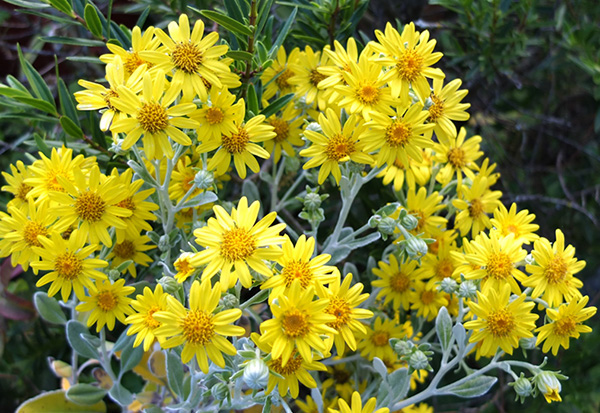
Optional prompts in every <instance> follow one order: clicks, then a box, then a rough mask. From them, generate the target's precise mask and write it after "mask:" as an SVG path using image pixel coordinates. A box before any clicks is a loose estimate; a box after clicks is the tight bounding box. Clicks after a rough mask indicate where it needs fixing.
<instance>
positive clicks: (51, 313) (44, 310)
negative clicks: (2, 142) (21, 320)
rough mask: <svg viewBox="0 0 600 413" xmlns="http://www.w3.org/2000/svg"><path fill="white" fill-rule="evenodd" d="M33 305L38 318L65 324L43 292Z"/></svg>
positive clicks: (52, 301) (62, 317)
mask: <svg viewBox="0 0 600 413" xmlns="http://www.w3.org/2000/svg"><path fill="white" fill-rule="evenodd" d="M38 136H39V135H38ZM33 303H34V305H35V308H36V310H37V312H38V313H39V314H40V316H42V318H43V319H44V320H46V321H48V322H49V323H54V324H66V323H67V317H65V313H63V310H62V308H61V307H60V304H58V301H56V299H55V298H53V297H48V294H46V293H45V292H43V291H38V292H37V293H35V294H34V295H33Z"/></svg>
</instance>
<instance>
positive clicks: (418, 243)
mask: <svg viewBox="0 0 600 413" xmlns="http://www.w3.org/2000/svg"><path fill="white" fill-rule="evenodd" d="M427 250H428V249H427V244H426V243H425V241H423V240H422V239H421V238H417V237H411V238H410V239H409V240H408V242H407V244H406V252H407V253H408V255H409V256H410V257H411V258H412V259H419V258H421V257H423V256H424V255H425V254H427Z"/></svg>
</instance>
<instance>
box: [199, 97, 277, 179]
mask: <svg viewBox="0 0 600 413" xmlns="http://www.w3.org/2000/svg"><path fill="white" fill-rule="evenodd" d="M240 102H243V99H240ZM245 114H246V110H245V106H244V104H243V103H242V104H241V105H240V107H239V109H238V110H237V112H236V118H235V119H234V121H233V122H234V124H235V126H236V129H235V131H234V132H232V133H229V134H226V135H221V136H220V137H219V138H218V139H212V140H207V141H205V142H203V143H202V144H201V145H199V146H198V148H197V149H196V150H197V151H198V152H199V153H201V154H202V153H206V152H210V151H213V150H215V149H218V150H217V152H216V153H215V154H214V155H213V157H212V158H211V159H210V160H209V161H208V165H207V168H208V170H213V169H216V173H217V175H223V174H224V173H225V172H227V170H228V169H229V166H230V165H231V158H232V157H233V163H234V165H235V169H236V171H237V173H238V175H239V176H240V178H242V179H243V178H245V177H246V173H247V172H246V166H248V168H250V170H251V171H252V172H254V173H256V172H258V171H259V170H260V166H259V165H258V162H257V161H256V158H255V156H258V157H259V158H263V159H267V158H269V152H267V151H266V150H265V149H264V148H262V147H261V146H259V145H257V144H256V143H257V142H263V141H267V140H269V139H272V138H274V137H275V136H276V133H275V132H274V131H273V127H272V126H271V125H265V124H264V121H265V117H264V115H258V116H254V117H253V118H251V119H250V120H249V121H248V122H245V123H244V116H245Z"/></svg>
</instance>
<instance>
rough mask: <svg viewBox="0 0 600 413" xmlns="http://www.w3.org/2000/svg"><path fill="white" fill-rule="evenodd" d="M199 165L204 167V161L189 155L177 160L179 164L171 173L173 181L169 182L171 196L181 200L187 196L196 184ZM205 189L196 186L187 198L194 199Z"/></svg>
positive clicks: (175, 199) (173, 198)
mask: <svg viewBox="0 0 600 413" xmlns="http://www.w3.org/2000/svg"><path fill="white" fill-rule="evenodd" d="M198 167H199V168H200V169H202V161H200V162H197V160H192V158H190V157H189V156H187V155H186V156H182V157H181V158H179V160H178V161H177V165H176V166H175V169H173V172H172V173H171V181H170V182H169V198H170V199H172V200H174V201H176V202H179V201H181V200H182V199H183V197H185V195H186V194H187V193H188V191H189V190H190V189H192V186H193V185H194V178H195V177H196V173H197V172H198ZM202 191H203V190H202V189H200V188H194V190H193V191H192V193H191V194H190V195H189V196H188V197H187V199H188V200H189V199H192V198H194V197H195V196H196V195H198V194H200V192H202Z"/></svg>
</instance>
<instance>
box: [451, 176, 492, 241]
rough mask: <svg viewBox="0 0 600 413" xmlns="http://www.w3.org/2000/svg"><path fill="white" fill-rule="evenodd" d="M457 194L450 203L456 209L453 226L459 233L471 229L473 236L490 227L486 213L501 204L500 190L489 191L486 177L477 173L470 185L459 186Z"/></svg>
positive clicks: (463, 233)
mask: <svg viewBox="0 0 600 413" xmlns="http://www.w3.org/2000/svg"><path fill="white" fill-rule="evenodd" d="M459 196H460V198H459V199H454V200H453V201H452V205H453V206H454V207H455V208H456V209H457V210H458V213H457V214H456V218H455V223H454V226H455V228H457V229H458V230H459V231H460V233H461V235H466V234H467V233H468V232H469V230H471V236H472V237H473V238H474V237H475V236H477V234H479V233H480V232H481V231H483V230H484V229H486V228H491V227H492V223H491V222H490V217H489V216H488V214H491V213H492V212H494V210H495V209H496V208H497V207H498V206H499V205H500V204H501V202H500V197H501V196H502V192H500V191H490V189H489V181H488V179H487V178H485V177H483V176H481V175H477V176H476V177H475V179H474V180H473V184H472V185H471V187H468V186H466V185H463V186H462V187H461V190H460V192H459Z"/></svg>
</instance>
